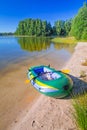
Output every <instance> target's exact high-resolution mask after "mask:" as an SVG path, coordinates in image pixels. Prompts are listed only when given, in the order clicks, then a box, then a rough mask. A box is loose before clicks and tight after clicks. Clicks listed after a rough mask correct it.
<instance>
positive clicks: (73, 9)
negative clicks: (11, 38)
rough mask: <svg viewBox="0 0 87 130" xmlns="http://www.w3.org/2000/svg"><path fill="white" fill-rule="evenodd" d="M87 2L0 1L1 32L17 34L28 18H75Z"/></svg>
mask: <svg viewBox="0 0 87 130" xmlns="http://www.w3.org/2000/svg"><path fill="white" fill-rule="evenodd" d="M85 1H86V0H0V32H15V31H16V28H17V26H18V23H19V21H21V20H24V19H26V18H32V19H36V18H39V19H41V20H47V21H48V22H50V23H51V25H54V22H55V21H57V20H67V19H70V18H73V17H74V16H75V15H76V14H77V13H78V10H79V8H81V7H82V6H83V3H84V2H85Z"/></svg>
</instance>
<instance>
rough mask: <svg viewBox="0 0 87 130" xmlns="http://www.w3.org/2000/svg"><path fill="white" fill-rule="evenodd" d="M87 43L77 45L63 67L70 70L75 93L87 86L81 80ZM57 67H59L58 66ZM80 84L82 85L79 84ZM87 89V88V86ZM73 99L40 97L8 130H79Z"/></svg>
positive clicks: (86, 57) (84, 68)
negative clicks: (81, 87)
mask: <svg viewBox="0 0 87 130" xmlns="http://www.w3.org/2000/svg"><path fill="white" fill-rule="evenodd" d="M86 55H87V42H86V43H83V42H80V43H78V44H77V46H76V48H75V51H74V54H73V55H72V57H71V59H70V60H69V62H68V63H67V64H66V65H65V67H63V68H64V69H66V68H68V69H70V75H71V76H72V78H73V82H74V89H73V91H74V92H76V93H77V92H78V91H79V86H81V85H82V86H83V84H84V85H87V83H86V84H85V82H84V81H83V79H79V77H80V72H81V71H86V72H87V67H86V66H82V65H81V62H82V61H83V60H84V59H87V56H86ZM56 67H57V66H56ZM79 81H80V83H82V84H79ZM85 87H86V89H87V86H85ZM72 110H73V108H72V98H71V97H69V98H65V99H53V98H50V97H46V96H44V95H40V96H39V98H38V99H37V101H36V102H35V103H34V104H33V105H32V107H31V109H29V106H27V108H26V110H25V111H26V113H24V114H23V113H21V116H20V117H19V116H18V117H17V118H18V121H17V122H13V123H12V124H11V125H10V126H9V128H8V130H39V129H40V130H69V129H72V130H77V128H76V124H75V122H74V119H73V117H72Z"/></svg>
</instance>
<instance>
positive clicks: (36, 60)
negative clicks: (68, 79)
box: [0, 52, 68, 130]
mask: <svg viewBox="0 0 87 130" xmlns="http://www.w3.org/2000/svg"><path fill="white" fill-rule="evenodd" d="M60 58H61V63H59V57H58V53H57V52H49V53H48V54H43V55H40V56H39V55H38V56H36V57H33V58H30V59H28V60H25V61H23V62H20V63H18V64H15V65H10V66H8V67H7V68H5V69H4V70H2V71H1V72H0V129H1V130H6V129H7V128H8V126H10V124H12V122H13V124H16V123H17V122H19V119H18V118H19V117H20V116H21V115H22V114H23V116H25V115H26V113H27V112H28V111H29V110H30V108H31V107H32V105H33V104H35V102H36V100H37V99H38V97H39V96H41V94H39V93H38V92H37V91H36V90H35V89H34V88H33V87H32V86H31V85H30V84H25V80H26V79H27V75H26V72H27V69H28V68H29V67H30V66H33V65H40V64H45V65H49V64H51V66H52V67H55V68H56V69H60V68H61V67H63V66H64V65H65V61H64V59H63V55H62V54H61V56H60ZM65 60H68V59H65ZM27 107H28V109H27V110H26V108H27Z"/></svg>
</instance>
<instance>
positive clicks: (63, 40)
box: [51, 37, 78, 44]
mask: <svg viewBox="0 0 87 130" xmlns="http://www.w3.org/2000/svg"><path fill="white" fill-rule="evenodd" d="M51 41H52V42H56V43H68V44H73V43H77V42H78V41H77V40H76V39H75V38H74V37H56V38H54V39H52V40H51Z"/></svg>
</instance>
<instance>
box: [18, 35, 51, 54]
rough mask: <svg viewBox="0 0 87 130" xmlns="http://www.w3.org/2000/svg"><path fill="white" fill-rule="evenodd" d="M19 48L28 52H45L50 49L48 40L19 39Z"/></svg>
mask: <svg viewBox="0 0 87 130" xmlns="http://www.w3.org/2000/svg"><path fill="white" fill-rule="evenodd" d="M18 43H19V44H20V46H21V48H22V49H24V50H27V51H30V52H33V51H42V50H47V49H48V48H49V47H50V39H49V38H30V37H28V38H25V37H22V38H19V39H18Z"/></svg>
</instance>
